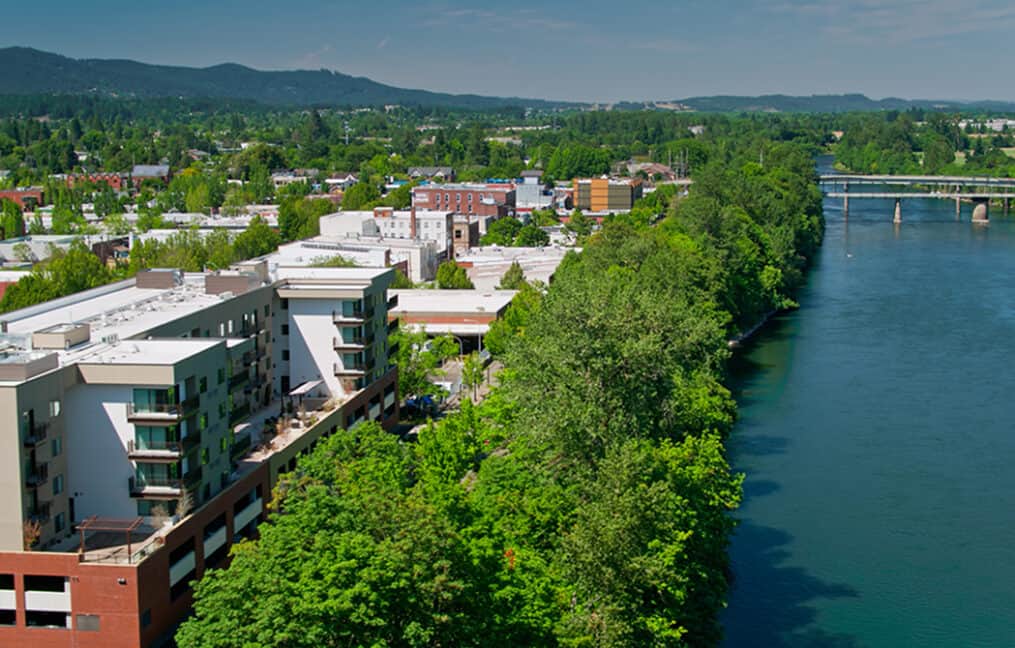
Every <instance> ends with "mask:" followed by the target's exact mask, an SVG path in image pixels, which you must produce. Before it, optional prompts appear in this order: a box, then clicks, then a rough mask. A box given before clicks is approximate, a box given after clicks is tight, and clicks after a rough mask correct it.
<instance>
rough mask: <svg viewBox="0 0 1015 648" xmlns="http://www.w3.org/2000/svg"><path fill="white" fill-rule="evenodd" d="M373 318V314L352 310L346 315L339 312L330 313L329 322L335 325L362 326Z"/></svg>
mask: <svg viewBox="0 0 1015 648" xmlns="http://www.w3.org/2000/svg"><path fill="white" fill-rule="evenodd" d="M370 317H373V312H370V313H369V314H368V313H367V312H366V311H364V310H363V309H360V308H354V309H353V310H351V311H349V312H348V313H343V312H341V311H331V321H332V322H334V323H335V324H362V323H363V322H364V321H366V320H367V319H369V318H370Z"/></svg>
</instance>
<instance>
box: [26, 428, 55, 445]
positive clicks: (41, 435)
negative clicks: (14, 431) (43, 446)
mask: <svg viewBox="0 0 1015 648" xmlns="http://www.w3.org/2000/svg"><path fill="white" fill-rule="evenodd" d="M48 433H49V423H36V424H35V425H34V426H32V429H30V430H28V433H27V434H25V438H24V444H25V447H26V448H33V447H35V446H37V445H38V444H40V443H42V442H43V441H45V440H46V435H47V434H48Z"/></svg>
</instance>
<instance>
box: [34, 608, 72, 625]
mask: <svg viewBox="0 0 1015 648" xmlns="http://www.w3.org/2000/svg"><path fill="white" fill-rule="evenodd" d="M68 616H69V615H68V614H67V613H66V612H35V611H32V610H28V611H26V612H25V625H27V626H28V627H30V628H66V627H67V617H68Z"/></svg>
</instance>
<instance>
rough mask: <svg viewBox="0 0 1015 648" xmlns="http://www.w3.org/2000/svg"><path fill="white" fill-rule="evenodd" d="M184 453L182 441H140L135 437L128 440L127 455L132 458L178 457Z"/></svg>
mask: <svg viewBox="0 0 1015 648" xmlns="http://www.w3.org/2000/svg"><path fill="white" fill-rule="evenodd" d="M181 455H183V443H182V442H180V441H144V442H141V443H138V442H137V441H135V440H134V439H129V440H128V441H127V457H129V458H130V459H158V458H164V459H173V460H175V459H178V458H179V457H180V456H181Z"/></svg>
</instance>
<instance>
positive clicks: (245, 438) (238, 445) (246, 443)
mask: <svg viewBox="0 0 1015 648" xmlns="http://www.w3.org/2000/svg"><path fill="white" fill-rule="evenodd" d="M248 450H250V435H249V434H244V435H242V436H240V437H239V438H237V439H236V441H234V442H233V445H232V446H231V447H230V448H229V458H230V459H232V460H234V461H235V460H237V459H239V458H240V457H242V456H243V455H245V454H247V451H248Z"/></svg>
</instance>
